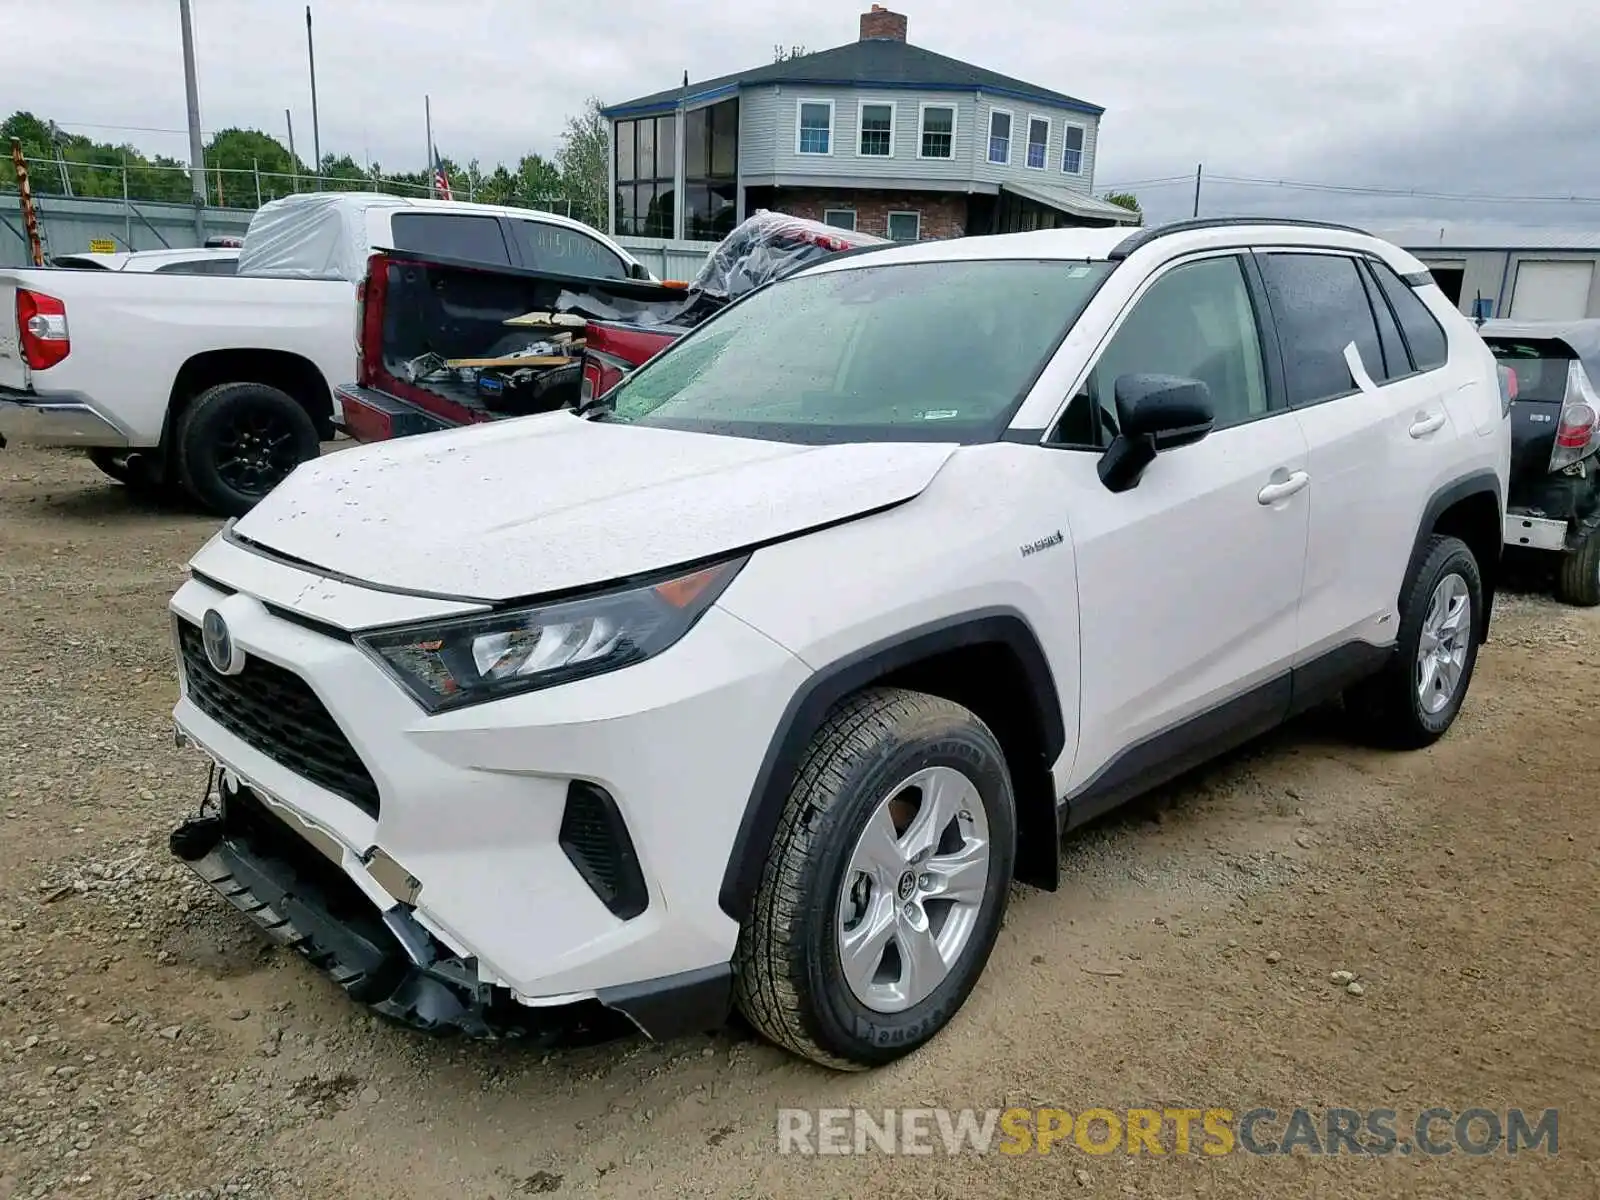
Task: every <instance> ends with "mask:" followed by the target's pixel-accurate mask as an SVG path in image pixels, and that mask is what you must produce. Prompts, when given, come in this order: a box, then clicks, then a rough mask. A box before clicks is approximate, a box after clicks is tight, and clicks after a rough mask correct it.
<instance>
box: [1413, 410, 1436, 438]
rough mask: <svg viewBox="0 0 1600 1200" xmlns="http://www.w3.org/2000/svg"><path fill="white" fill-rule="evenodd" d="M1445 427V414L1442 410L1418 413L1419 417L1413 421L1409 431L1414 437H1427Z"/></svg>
mask: <svg viewBox="0 0 1600 1200" xmlns="http://www.w3.org/2000/svg"><path fill="white" fill-rule="evenodd" d="M1443 428H1444V414H1443V413H1442V412H1439V413H1418V414H1417V419H1416V420H1415V421H1413V422H1412V423H1411V428H1410V430H1409V431H1408V432H1409V433H1410V434H1411V436H1412V437H1414V438H1420V437H1427V436H1428V435H1429V434H1430V433H1437V432H1438V431H1439V430H1441V429H1443Z"/></svg>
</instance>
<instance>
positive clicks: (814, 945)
mask: <svg viewBox="0 0 1600 1200" xmlns="http://www.w3.org/2000/svg"><path fill="white" fill-rule="evenodd" d="M1015 856H1016V815H1015V801H1014V798H1013V794H1012V787H1011V777H1010V774H1009V772H1008V771H1007V769H1006V761H1005V756H1004V754H1003V753H1002V751H1001V749H1000V745H999V743H998V742H997V741H996V740H995V737H994V735H993V734H992V733H991V732H990V731H989V729H988V728H987V727H986V726H985V725H984V724H983V722H982V721H980V720H979V719H978V718H977V717H976V716H974V715H973V714H972V713H970V712H968V711H967V710H966V709H964V708H961V707H960V706H959V705H956V704H952V703H951V702H949V701H947V700H943V699H940V698H938V697H935V696H929V695H924V694H922V693H918V692H909V691H902V690H898V689H871V690H868V691H865V692H862V693H860V694H858V695H856V696H854V697H852V698H850V699H849V700H846V701H844V702H842V703H841V704H840V705H839V706H838V707H836V708H835V709H834V710H833V712H832V713H831V714H830V715H829V717H828V719H827V720H826V721H824V723H823V725H822V727H821V728H820V729H819V730H818V731H817V732H816V734H815V735H814V736H813V738H812V740H811V743H810V745H809V747H808V748H807V750H806V753H805V755H804V757H803V758H802V760H801V763H800V767H799V770H798V771H797V772H796V776H795V782H794V785H793V787H792V789H791V791H790V793H789V797H788V800H787V803H786V804H785V807H784V811H783V817H782V820H781V823H780V826H779V832H778V835H777V838H776V840H775V842H774V845H773V849H772V852H771V854H770V856H769V858H768V860H767V863H766V868H765V870H764V872H763V875H762V880H761V885H760V888H759V889H758V891H757V893H756V896H755V900H754V904H753V906H752V911H751V913H750V916H749V917H748V919H747V920H746V922H745V924H744V927H743V928H742V929H741V931H740V935H739V944H738V949H737V951H736V953H735V958H734V980H735V995H736V997H737V1001H738V1006H739V1009H740V1011H741V1012H742V1013H743V1015H744V1016H745V1018H746V1019H747V1020H748V1021H749V1022H750V1023H751V1024H752V1025H754V1026H755V1028H756V1029H757V1031H759V1032H760V1033H761V1034H763V1035H764V1036H765V1037H767V1038H768V1039H770V1040H771V1041H773V1042H775V1043H777V1044H778V1045H780V1046H782V1047H784V1048H785V1049H788V1050H790V1051H791V1052H793V1053H795V1054H798V1055H800V1056H801V1057H803V1058H808V1059H810V1060H812V1061H813V1062H817V1063H820V1064H822V1065H824V1066H828V1067H832V1068H834V1069H837V1070H861V1069H864V1068H867V1067H873V1066H878V1065H881V1064H883V1063H887V1062H891V1061H893V1060H895V1059H897V1058H900V1057H902V1056H904V1055H906V1054H909V1053H910V1052H911V1051H913V1050H915V1049H916V1048H917V1047H918V1046H921V1045H923V1044H924V1043H926V1042H927V1041H929V1040H930V1039H931V1038H933V1037H934V1036H935V1035H936V1034H937V1033H938V1032H939V1031H940V1030H941V1029H943V1028H944V1026H945V1025H946V1024H947V1023H948V1022H949V1021H950V1019H951V1018H952V1017H953V1016H954V1015H955V1013H956V1011H957V1010H958V1009H960V1007H961V1005H962V1004H963V1003H964V1002H965V1000H966V998H967V996H968V994H969V993H970V992H971V991H972V988H973V986H974V984H976V983H977V980H978V976H979V975H980V974H981V973H982V971H983V968H984V966H985V964H986V963H987V962H988V960H989V954H990V951H991V950H992V949H993V947H994V941H995V938H996V936H997V935H998V933H999V930H1000V922H1001V918H1002V917H1003V916H1004V913H1005V906H1006V900H1007V897H1008V894H1009V889H1010V886H1011V877H1012V866H1013V861H1014V859H1015Z"/></svg>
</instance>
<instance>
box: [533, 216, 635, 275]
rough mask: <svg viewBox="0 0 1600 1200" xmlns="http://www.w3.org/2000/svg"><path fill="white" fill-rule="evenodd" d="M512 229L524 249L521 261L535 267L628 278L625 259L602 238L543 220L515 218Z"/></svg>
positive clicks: (535, 269) (569, 272) (535, 268)
mask: <svg viewBox="0 0 1600 1200" xmlns="http://www.w3.org/2000/svg"><path fill="white" fill-rule="evenodd" d="M511 229H512V232H513V234H514V235H515V237H516V239H517V248H518V249H519V250H521V252H522V265H523V266H524V267H527V268H529V269H530V270H534V271H554V272H557V273H559V274H563V275H586V276H588V277H590V278H592V279H626V278H627V277H628V271H627V268H626V267H625V266H623V263H622V260H621V259H620V258H618V257H617V256H616V255H615V254H613V253H612V252H611V251H610V250H608V249H606V248H605V247H604V246H602V245H601V244H600V243H599V242H597V241H595V240H594V239H593V238H592V237H590V236H588V235H587V234H584V233H579V232H578V231H577V230H575V229H567V228H565V227H563V226H560V225H552V224H549V223H547V222H544V221H525V220H521V219H520V218H516V219H513V220H512V222H511Z"/></svg>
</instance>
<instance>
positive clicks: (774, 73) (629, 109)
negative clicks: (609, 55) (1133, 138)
mask: <svg viewBox="0 0 1600 1200" xmlns="http://www.w3.org/2000/svg"><path fill="white" fill-rule="evenodd" d="M906 24H907V23H906V18H905V17H904V16H902V15H901V14H899V13H895V12H890V11H889V10H887V9H885V8H883V7H881V6H879V5H876V4H874V5H873V6H872V10H871V11H870V12H867V13H864V14H862V17H861V34H860V37H859V39H858V40H856V41H854V42H852V43H850V44H848V45H844V46H838V47H835V48H834V49H832V50H823V51H819V52H818V53H815V54H806V55H802V56H800V57H796V58H791V59H786V60H784V61H782V62H775V63H770V64H768V65H766V66H762V67H757V68H755V69H754V70H750V71H742V72H739V73H737V74H734V75H724V76H722V77H720V78H717V79H710V80H707V81H705V82H703V83H698V84H690V83H688V81H687V79H686V80H685V82H684V85H683V86H682V87H679V88H673V89H671V90H669V91H663V92H657V93H655V94H654V95H650V96H643V97H641V98H639V99H637V100H630V101H628V102H626V103H624V104H618V105H615V106H613V107H611V108H609V109H607V110H606V114H605V115H606V116H607V118H608V119H609V120H610V121H611V136H612V142H611V144H612V159H611V169H612V206H611V214H610V230H611V232H612V234H614V235H619V236H631V237H659V238H688V239H697V240H712V239H717V238H720V237H722V236H723V235H724V234H726V233H727V232H728V231H729V230H730V229H732V228H733V226H734V225H735V224H736V223H738V222H739V221H742V220H743V219H744V218H745V217H746V216H748V215H749V214H751V213H754V212H755V211H757V210H758V209H763V208H768V209H776V210H781V211H783V212H789V213H794V214H795V215H797V216H806V217H812V218H814V219H817V220H821V221H826V222H828V223H829V224H831V225H836V226H839V227H840V228H845V229H859V230H861V231H863V232H866V233H873V234H877V235H879V236H887V237H890V238H894V239H896V240H898V241H918V240H921V239H925V238H946V237H961V236H963V235H965V234H977V233H1002V232H1011V231H1015V230H1024V229H1038V228H1049V227H1054V226H1057V225H1122V224H1137V223H1138V220H1139V218H1138V217H1137V215H1136V214H1134V213H1131V212H1128V211H1127V210H1126V209H1122V208H1119V207H1117V206H1116V205H1114V204H1108V203H1106V202H1105V201H1102V200H1098V199H1096V198H1095V197H1094V196H1093V194H1092V189H1093V186H1094V165H1095V150H1096V143H1097V137H1098V133H1099V127H1100V117H1101V114H1102V113H1103V112H1104V111H1105V110H1104V109H1103V108H1101V107H1099V106H1098V105H1094V104H1089V103H1087V102H1086V101H1083V100H1079V99H1076V98H1074V97H1072V96H1068V95H1066V94H1064V93H1062V92H1056V91H1051V90H1049V89H1047V88H1042V87H1039V86H1037V85H1035V84H1031V83H1025V82H1023V81H1022V80H1020V79H1011V78H1008V77H1007V76H1004V75H998V74H996V73H995V72H993V71H988V70H985V69H984V68H982V67H976V66H973V65H971V64H969V63H964V62H960V61H958V60H957V59H953V58H947V57H945V56H944V55H942V54H935V53H934V52H933V51H931V50H924V49H923V48H921V47H920V46H913V45H911V44H910V43H909V42H907V41H906Z"/></svg>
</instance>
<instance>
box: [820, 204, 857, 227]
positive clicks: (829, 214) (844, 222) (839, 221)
mask: <svg viewBox="0 0 1600 1200" xmlns="http://www.w3.org/2000/svg"><path fill="white" fill-rule="evenodd" d="M822 223H823V224H824V225H832V226H833V227H834V228H835V229H848V230H851V231H852V232H854V230H855V227H856V210H855V209H853V208H830V209H827V210H826V211H825V212H824V213H823V214H822Z"/></svg>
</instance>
